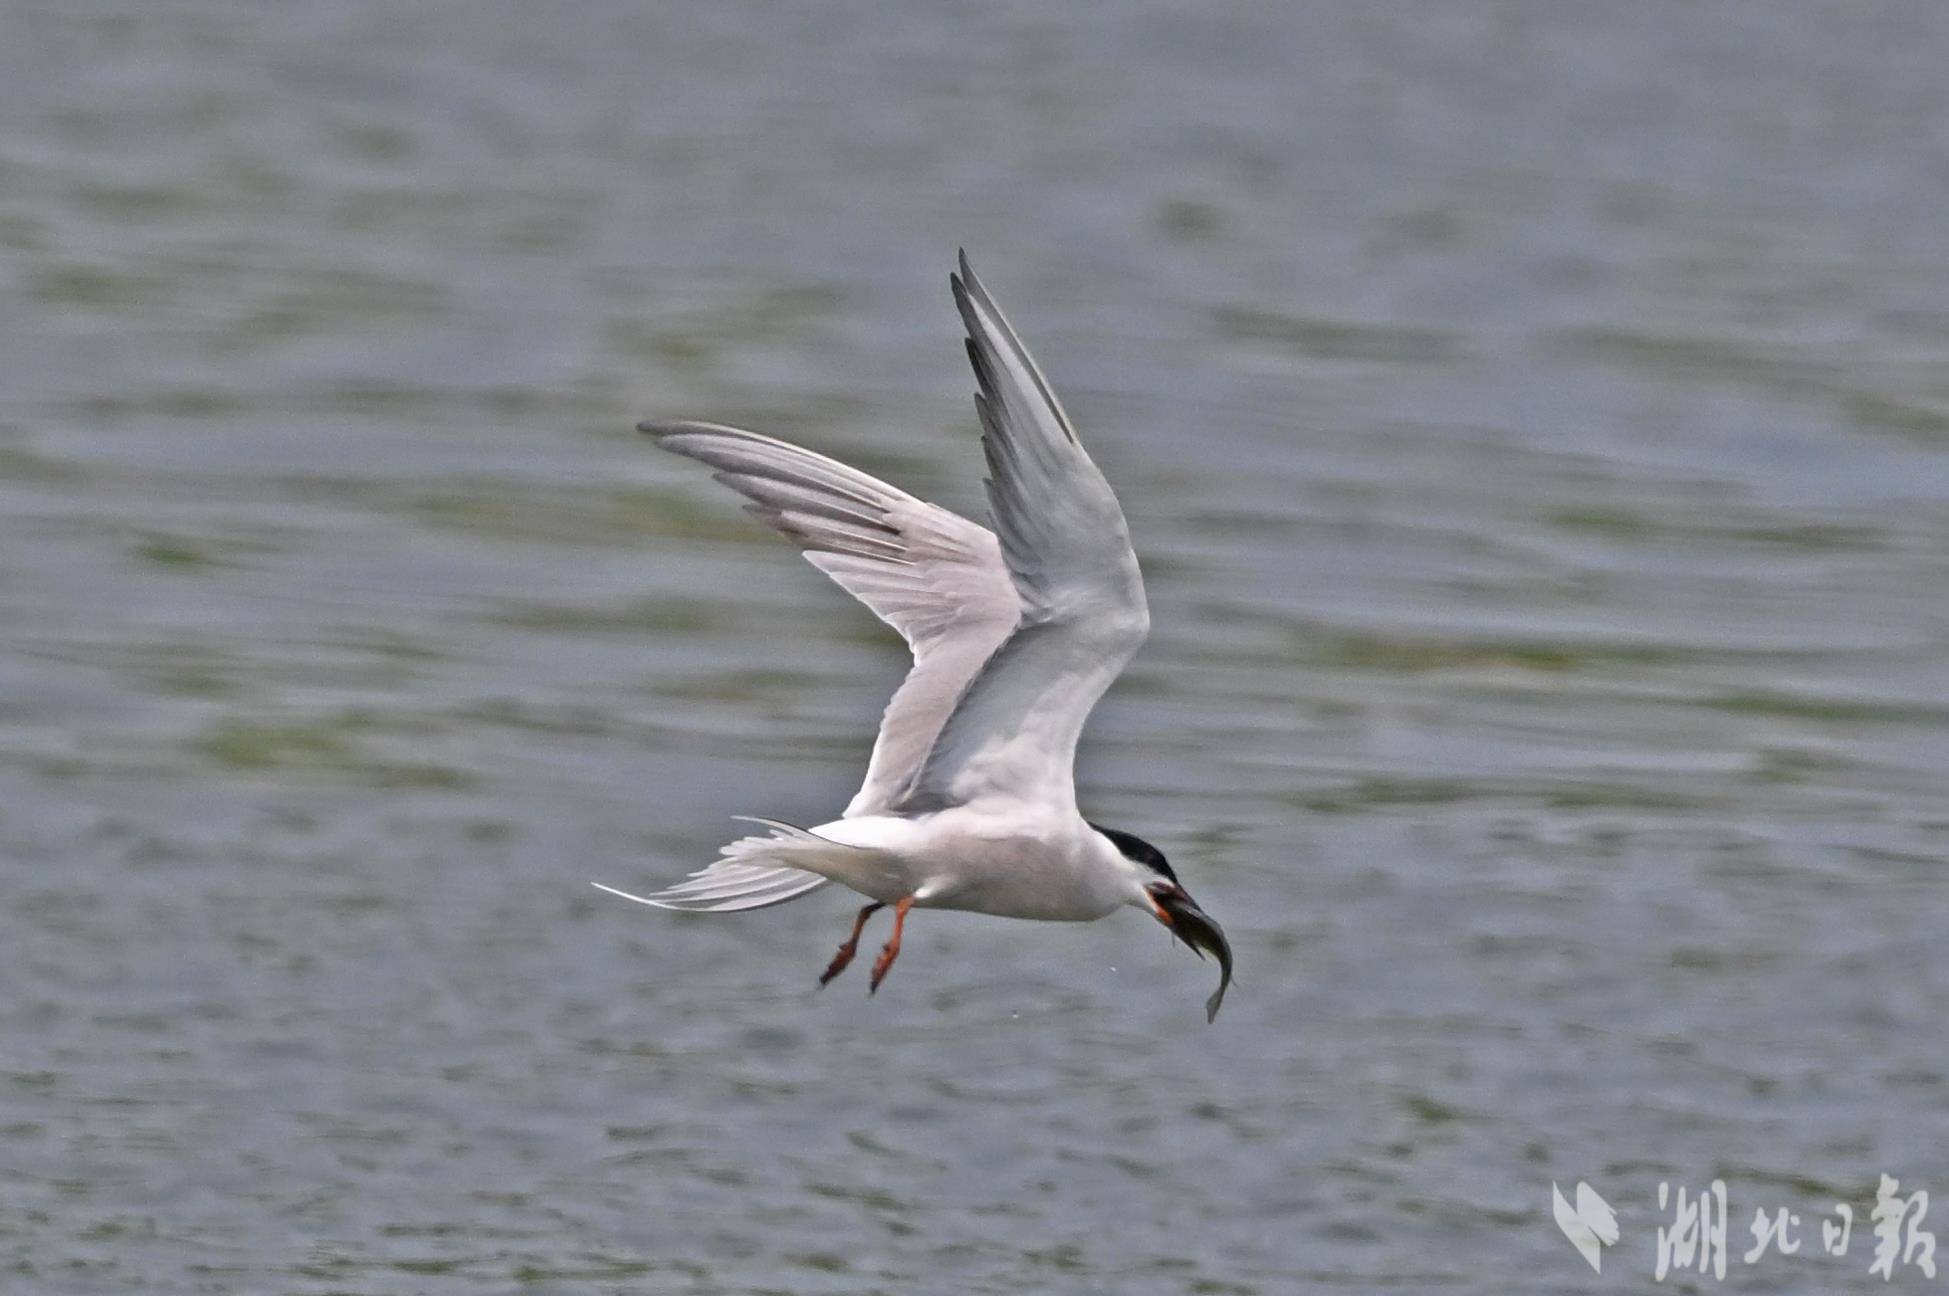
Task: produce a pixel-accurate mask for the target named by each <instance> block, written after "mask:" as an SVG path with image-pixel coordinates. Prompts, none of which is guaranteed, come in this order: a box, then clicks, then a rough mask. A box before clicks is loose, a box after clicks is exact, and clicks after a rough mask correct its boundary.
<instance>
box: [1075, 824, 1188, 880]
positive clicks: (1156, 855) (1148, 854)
mask: <svg viewBox="0 0 1949 1296" xmlns="http://www.w3.org/2000/svg"><path fill="white" fill-rule="evenodd" d="M1090 827H1092V828H1094V829H1096V830H1097V831H1098V832H1100V833H1102V834H1103V835H1104V836H1105V837H1108V838H1109V839H1110V844H1111V845H1112V846H1115V847H1116V848H1117V850H1118V851H1120V852H1122V854H1123V857H1124V858H1125V859H1127V860H1135V861H1136V862H1137V863H1139V864H1142V865H1143V866H1144V867H1145V868H1148V869H1150V870H1152V871H1153V872H1155V873H1156V874H1157V875H1158V876H1159V877H1161V878H1163V879H1164V880H1165V881H1167V882H1169V883H1171V885H1173V886H1176V885H1177V880H1178V875H1177V874H1175V873H1173V872H1171V865H1170V862H1169V861H1167V860H1166V859H1165V858H1164V852H1163V851H1161V850H1159V849H1157V847H1155V846H1153V845H1151V844H1150V843H1149V842H1147V841H1145V840H1144V839H1143V838H1142V837H1139V836H1138V835H1137V834H1136V833H1127V832H1120V831H1118V830H1117V829H1115V828H1105V827H1104V826H1103V825H1102V824H1100V823H1093V824H1091V825H1090Z"/></svg>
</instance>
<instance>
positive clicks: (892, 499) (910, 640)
mask: <svg viewBox="0 0 1949 1296" xmlns="http://www.w3.org/2000/svg"><path fill="white" fill-rule="evenodd" d="M639 431H643V432H647V433H648V434H650V435H651V436H653V437H655V438H656V440H657V443H658V444H659V445H661V446H662V447H663V448H664V449H666V450H673V451H675V452H676V453H678V454H680V455H687V456H689V457H690V458H692V459H696V460H699V461H701V462H703V463H706V464H709V465H710V466H711V467H712V468H714V469H716V470H717V471H716V474H715V475H716V477H717V480H719V481H721V482H723V483H724V484H725V485H726V486H729V487H730V488H731V489H733V490H735V491H737V492H738V493H739V494H741V495H743V496H744V497H745V498H746V499H748V500H749V501H751V502H750V503H749V504H748V505H746V508H747V509H748V510H749V511H750V512H752V513H754V514H756V515H757V516H758V517H760V518H762V519H764V520H765V521H766V522H767V523H769V524H770V525H771V526H772V527H773V528H774V529H776V530H777V531H779V532H780V533H782V534H783V535H785V536H786V537H787V538H788V539H790V540H791V541H792V542H793V543H794V544H796V545H798V547H799V548H800V549H802V550H803V551H804V552H805V557H806V560H807V561H808V562H810V563H811V564H812V565H813V566H814V567H817V568H818V569H819V570H820V571H823V572H824V573H826V575H828V576H830V577H832V578H833V580H835V581H837V582H838V583H839V585H840V586H841V587H842V588H844V589H845V590H846V591H847V592H848V593H850V594H851V595H853V596H854V597H855V598H857V599H858V600H859V601H860V602H862V603H864V604H866V606H867V607H869V608H871V609H872V610H873V612H874V614H875V615H877V616H878V617H879V618H880V619H881V620H882V621H885V622H886V623H887V624H888V625H890V626H892V627H893V628H894V629H895V630H897V631H899V632H900V637H901V638H903V639H905V640H906V641H907V646H908V647H909V648H910V649H912V650H913V654H914V665H913V669H912V670H911V671H910V672H908V675H907V679H906V682H905V683H903V684H901V686H900V688H899V691H898V692H896V693H895V694H894V695H893V700H892V701H890V702H888V703H887V709H886V714H885V716H884V717H882V719H881V721H880V736H879V738H878V740H877V741H875V742H874V744H873V758H872V760H871V761H869V762H868V764H867V767H866V781H865V783H863V784H862V785H861V786H860V790H859V794H858V795H857V796H855V797H854V798H853V800H852V804H850V805H848V806H847V807H846V813H847V814H848V815H849V816H850V815H864V814H874V813H877V812H879V811H881V810H884V809H886V808H887V807H888V805H889V804H890V803H891V802H892V801H893V800H894V799H895V797H897V796H898V795H899V794H900V793H901V792H903V791H904V790H905V789H906V787H907V786H908V784H909V783H910V782H911V781H912V779H913V776H914V773H915V772H916V770H918V768H919V767H920V763H921V760H922V758H923V757H925V756H926V755H927V752H928V750H929V749H930V748H932V747H933V745H934V740H935V738H936V737H937V736H938V735H939V733H940V731H941V726H942V725H943V724H945V723H946V721H947V717H948V714H949V712H951V711H952V710H953V709H954V703H955V700H956V699H957V698H959V697H960V696H961V692H962V690H963V689H964V688H966V687H967V684H968V681H969V680H971V679H972V678H974V675H975V673H976V672H977V671H979V670H980V669H981V666H982V663H983V662H985V661H987V660H988V658H989V656H990V654H992V653H993V652H994V651H995V648H996V646H997V645H999V644H1000V643H1001V642H1002V641H1003V640H1004V639H1006V638H1008V636H1009V634H1010V632H1012V631H1013V630H1014V629H1015V627H1016V625H1017V623H1018V622H1019V621H1020V620H1021V617H1022V605H1021V601H1020V600H1019V599H1018V598H1017V597H1016V593H1015V589H1016V587H1015V583H1014V581H1013V580H1011V579H1010V576H1009V571H1008V568H1007V567H1006V566H1005V565H1004V564H1003V562H1002V554H1001V548H1000V546H999V545H998V544H997V543H996V540H995V537H994V535H993V534H992V533H991V532H989V531H988V530H987V528H985V527H981V526H977V525H976V524H975V523H973V522H970V521H968V520H967V519H966V518H964V517H960V516H958V515H956V514H953V513H950V512H948V511H947V510H946V509H943V508H938V507H936V506H935V505H932V504H928V503H926V502H924V501H922V500H918V499H915V498H914V497H913V496H911V495H909V494H907V493H906V492H905V491H902V490H897V489H895V488H894V487H892V486H889V485H887V484H886V483H885V482H883V481H880V480H878V479H877V478H874V477H869V476H867V475H866V474H865V473H863V472H860V471H858V470H857V469H853V468H848V467H847V466H846V465H845V464H842V463H840V462H838V461H837V460H833V459H828V458H826V457H825V456H824V455H820V454H814V453H813V452H812V451H810V450H802V449H800V448H799V447H798V446H795V445H791V444H789V443H787V442H784V441H779V440H776V439H774V438H772V437H768V436H761V435H759V434H758V433H756V432H746V431H743V430H741V429H738V428H733V427H722V426H719V425H717V424H714V423H644V424H642V425H641V426H640V428H639Z"/></svg>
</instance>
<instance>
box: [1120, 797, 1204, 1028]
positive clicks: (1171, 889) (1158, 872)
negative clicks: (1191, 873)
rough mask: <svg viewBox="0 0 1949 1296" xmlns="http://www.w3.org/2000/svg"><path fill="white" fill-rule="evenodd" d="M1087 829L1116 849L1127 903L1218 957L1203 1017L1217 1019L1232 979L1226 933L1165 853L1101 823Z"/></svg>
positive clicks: (1197, 951) (1198, 951)
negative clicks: (1124, 870)
mask: <svg viewBox="0 0 1949 1296" xmlns="http://www.w3.org/2000/svg"><path fill="white" fill-rule="evenodd" d="M1090 827H1092V828H1094V829H1096V831H1097V832H1098V833H1100V834H1102V835H1103V837H1104V838H1105V839H1106V840H1108V841H1109V843H1110V844H1111V845H1112V846H1114V847H1116V849H1117V854H1119V855H1121V856H1122V857H1123V859H1124V860H1125V862H1126V863H1127V864H1128V866H1129V873H1130V881H1131V894H1130V901H1129V902H1130V903H1131V904H1133V905H1135V906H1137V907H1138V908H1139V909H1142V910H1144V911H1145V912H1147V913H1149V914H1150V915H1151V917H1153V918H1155V919H1157V921H1159V922H1161V923H1163V924H1164V925H1165V926H1166V927H1168V928H1170V929H1171V932H1172V934H1173V935H1176V936H1181V937H1183V938H1184V943H1185V944H1186V945H1189V946H1190V947H1191V951H1192V953H1194V954H1196V955H1197V956H1198V957H1199V958H1203V957H1204V956H1205V954H1206V953H1207V952H1209V953H1211V954H1214V955H1216V956H1217V958H1218V989H1217V990H1216V991H1215V992H1213V994H1212V996H1211V998H1209V999H1207V1000H1206V1001H1205V1020H1207V1021H1211V1020H1213V1019H1215V1018H1216V1017H1217V1016H1218V1005H1219V1004H1220V1003H1221V1002H1223V1000H1224V998H1225V989H1226V987H1227V986H1229V985H1231V983H1232V947H1231V945H1230V943H1228V942H1227V941H1226V940H1225V933H1224V931H1223V930H1221V929H1220V928H1219V926H1218V924H1217V923H1216V922H1214V921H1213V920H1212V917H1211V915H1210V914H1208V913H1206V912H1205V911H1204V910H1202V909H1200V908H1199V907H1198V905H1197V903H1196V902H1195V901H1194V900H1192V898H1191V893H1190V892H1189V891H1186V890H1185V889H1184V887H1183V885H1182V884H1181V883H1179V881H1178V875H1177V874H1176V873H1173V872H1172V871H1171V865H1170V863H1169V861H1167V860H1166V859H1165V858H1164V852H1163V851H1160V850H1158V849H1157V847H1155V846H1153V845H1151V844H1150V843H1149V842H1147V841H1145V840H1144V839H1143V838H1142V837H1139V836H1137V835H1136V834H1135V833H1127V832H1119V831H1117V830H1116V829H1115V828H1105V827H1104V826H1103V825H1102V824H1091V825H1090Z"/></svg>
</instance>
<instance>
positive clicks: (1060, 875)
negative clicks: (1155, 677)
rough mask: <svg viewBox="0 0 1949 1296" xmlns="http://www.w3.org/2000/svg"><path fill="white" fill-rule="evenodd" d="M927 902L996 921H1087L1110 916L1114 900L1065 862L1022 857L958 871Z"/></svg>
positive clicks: (984, 862)
mask: <svg viewBox="0 0 1949 1296" xmlns="http://www.w3.org/2000/svg"><path fill="white" fill-rule="evenodd" d="M921 903H923V904H925V903H928V902H927V901H926V900H924V899H923V900H922V902H921ZM933 903H934V904H935V906H936V907H938V908H942V909H960V910H964V911H966V912H969V913H984V914H994V915H996V916H997V917H1001V918H1031V919H1039V920H1041V921H1044V922H1093V921H1095V920H1096V919H1098V918H1101V917H1103V916H1104V915H1106V914H1109V913H1113V912H1115V910H1116V909H1117V907H1118V905H1119V904H1120V900H1119V899H1118V898H1117V897H1116V896H1115V895H1114V894H1105V893H1104V891H1103V889H1102V888H1101V887H1100V885H1098V884H1097V880H1096V879H1095V878H1092V877H1090V876H1088V875H1087V874H1084V873H1081V872H1079V871H1078V870H1076V869H1075V868H1074V867H1073V866H1071V865H1069V864H1068V862H1067V861H1065V860H1061V859H1049V858H1046V857H1045V858H1038V857H1037V856H1036V855H1035V854H1033V853H1029V852H1024V853H1022V854H1020V855H1017V856H1015V857H1014V858H1012V859H985V860H982V861H980V862H979V863H978V864H977V865H976V866H974V867H969V868H967V869H965V870H963V871H961V872H960V873H959V874H958V876H957V877H955V878H954V880H953V882H952V883H951V884H949V885H947V886H944V887H943V889H942V894H941V896H940V899H939V900H938V901H935V902H933Z"/></svg>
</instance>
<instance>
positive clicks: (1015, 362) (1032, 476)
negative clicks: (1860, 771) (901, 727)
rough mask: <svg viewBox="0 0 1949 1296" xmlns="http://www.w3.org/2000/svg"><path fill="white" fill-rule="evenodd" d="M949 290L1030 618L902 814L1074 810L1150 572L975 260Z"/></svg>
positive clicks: (1013, 569)
mask: <svg viewBox="0 0 1949 1296" xmlns="http://www.w3.org/2000/svg"><path fill="white" fill-rule="evenodd" d="M950 282H951V284H952V286H953V289H954V302H955V305H956V306H958V307H960V309H961V318H962V319H963V320H964V321H965V322H966V324H967V327H968V358H969V360H971V361H972V362H973V363H974V371H975V379H976V381H977V382H978V383H979V385H980V391H979V392H978V393H977V394H976V396H975V407H976V409H977V410H978V411H979V412H980V414H981V427H982V437H981V446H982V449H983V451H985V452H986V454H987V458H988V502H989V507H990V509H991V510H992V512H993V515H994V526H995V533H996V535H997V537H998V538H999V540H1000V543H1001V553H1002V557H1003V559H1004V560H1005V562H1006V563H1007V566H1008V575H1009V578H1010V579H1011V580H1012V581H1013V582H1014V586H1015V590H1016V592H1017V594H1018V595H1019V596H1020V600H1021V606H1022V622H1021V626H1020V628H1018V629H1017V630H1016V631H1015V632H1014V633H1013V634H1012V635H1011V636H1010V637H1009V638H1008V640H1007V641H1006V642H1005V643H1003V644H1002V646H1001V647H1000V648H999V649H997V650H996V651H995V652H994V654H993V655H992V656H990V657H989V658H988V659H987V661H986V662H985V663H984V664H983V665H982V667H981V669H980V671H979V672H978V673H977V674H976V675H975V677H974V679H973V681H972V682H970V683H969V684H968V686H967V688H966V689H965V690H964V691H963V693H962V695H961V699H960V701H959V703H957V704H956V706H955V708H954V711H953V713H952V714H951V715H950V716H949V717H948V720H947V723H946V724H945V725H944V726H942V728H941V732H940V736H939V737H938V738H936V739H935V740H934V745H933V748H932V750H931V751H930V752H929V753H928V755H927V758H926V760H925V761H923V762H922V764H921V767H920V770H919V772H918V773H917V774H916V775H915V778H914V781H913V784H912V786H911V787H910V788H909V789H908V790H907V792H906V794H905V795H904V796H903V797H901V798H900V800H899V801H898V802H896V804H895V808H896V809H901V810H906V811H909V812H914V811H923V810H928V809H934V808H939V807H941V806H945V805H957V804H961V803H963V802H967V801H971V800H974V799H976V798H978V797H982V796H988V795H1002V796H1009V797H1019V798H1023V799H1026V800H1031V801H1040V802H1044V803H1048V804H1055V805H1058V806H1062V807H1067V808H1073V807H1074V805H1075V796H1076V791H1075V770H1074V766H1075V759H1076V741H1077V739H1078V738H1079V737H1080V736H1081V735H1082V731H1083V723H1084V721H1085V720H1087V719H1088V718H1089V713H1090V710H1091V708H1093V707H1094V706H1095V705H1096V702H1097V699H1098V698H1100V697H1102V696H1103V692H1104V690H1105V689H1107V688H1109V687H1110V683H1111V681H1113V680H1114V679H1116V677H1117V676H1118V674H1120V673H1121V672H1122V670H1123V668H1124V665H1125V663H1127V662H1128V661H1129V660H1130V658H1131V657H1132V656H1134V655H1135V654H1136V651H1137V649H1138V647H1139V646H1140V645H1141V644H1142V643H1143V642H1144V636H1145V635H1146V634H1148V633H1149V631H1150V611H1149V608H1148V607H1147V605H1146V604H1145V602H1144V582H1143V577H1142V575H1141V574H1140V573H1139V572H1138V570H1137V556H1136V555H1135V554H1134V553H1132V552H1131V549H1130V532H1129V528H1128V527H1127V526H1126V525H1125V524H1124V519H1123V509H1122V508H1121V507H1119V506H1118V504H1117V497H1116V496H1115V495H1114V494H1113V493H1112V492H1111V490H1110V484H1109V483H1108V482H1106V481H1105V480H1104V479H1103V474H1102V473H1101V472H1099V471H1098V470H1097V467H1096V465H1095V464H1094V463H1092V462H1090V457H1089V455H1088V454H1086V453H1085V452H1084V450H1083V447H1082V444H1081V443H1080V442H1079V441H1078V440H1077V439H1076V431H1075V429H1074V427H1072V426H1071V424H1070V422H1069V416H1068V415H1067V414H1065V413H1064V412H1063V408H1062V405H1061V404H1060V403H1059V402H1058V401H1057V400H1056V395H1055V392H1054V391H1052V390H1051V389H1050V387H1049V382H1048V380H1047V379H1046V378H1044V377H1043V376H1042V370H1041V369H1039V368H1037V367H1036V363H1035V361H1034V360H1033V359H1031V358H1030V356H1029V352H1028V348H1027V347H1025V346H1023V345H1022V340H1021V339H1020V338H1019V337H1017V336H1016V335H1015V330H1014V329H1013V328H1011V327H1009V323H1008V319H1007V317H1006V316H1004V315H1003V314H1002V311H1001V307H999V306H997V305H996V304H995V300H994V298H992V297H990V296H989V295H988V291H987V289H985V288H984V287H982V284H981V280H979V279H977V278H976V277H975V274H974V271H973V270H971V269H969V267H968V257H967V254H966V253H965V252H964V253H962V254H961V273H960V274H958V275H955V276H953V277H952V278H951V280H950Z"/></svg>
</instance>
